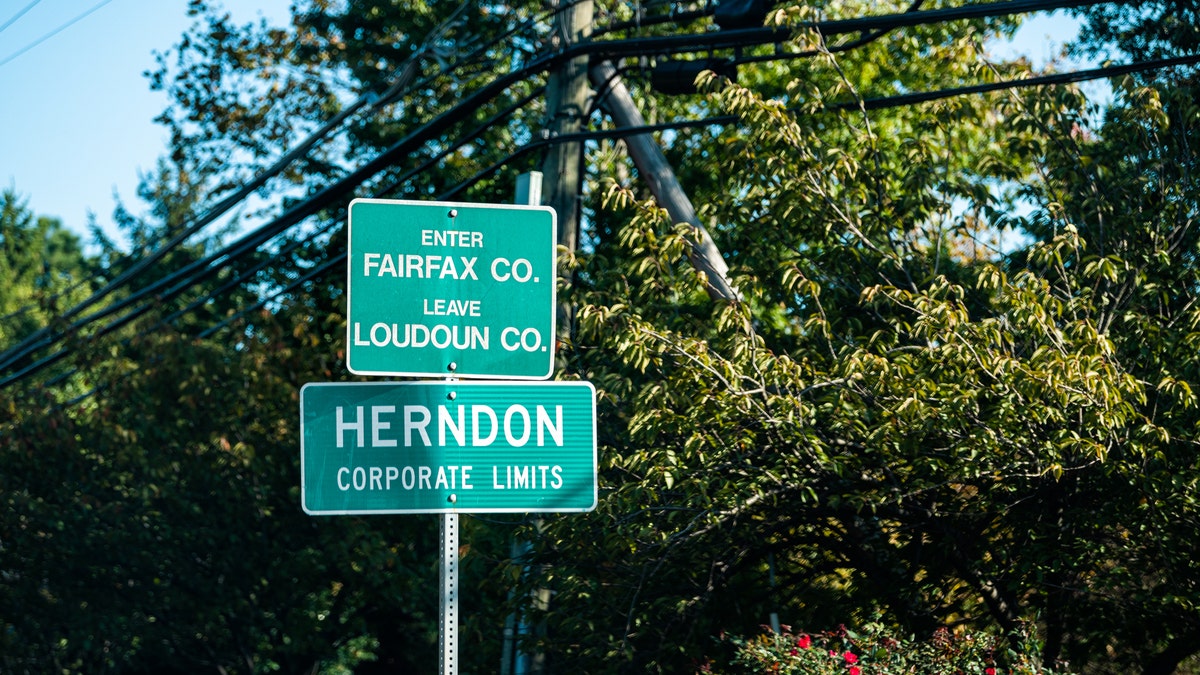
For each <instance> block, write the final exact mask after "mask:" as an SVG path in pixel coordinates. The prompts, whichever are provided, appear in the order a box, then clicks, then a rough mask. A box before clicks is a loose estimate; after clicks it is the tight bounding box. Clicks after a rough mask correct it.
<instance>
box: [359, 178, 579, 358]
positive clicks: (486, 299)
mask: <svg viewBox="0 0 1200 675" xmlns="http://www.w3.org/2000/svg"><path fill="white" fill-rule="evenodd" d="M555 219H556V217H555V212H554V210H553V209H551V208H548V207H543V206H510V205H500V204H489V205H479V204H458V203H449V202H417V201H401V200H382V199H356V200H354V201H352V202H351V203H350V215H349V221H348V225H347V230H348V233H349V244H348V246H349V250H348V267H349V269H348V277H347V302H346V304H347V311H346V323H347V354H346V362H347V366H348V368H349V370H350V372H352V373H356V374H359V375H389V376H414V377H447V376H453V377H461V378H480V379H504V380H526V379H531V380H543V379H547V378H549V377H550V374H551V373H552V371H553V368H554V336H555V330H554V324H555V277H556V269H555V236H556V224H555Z"/></svg>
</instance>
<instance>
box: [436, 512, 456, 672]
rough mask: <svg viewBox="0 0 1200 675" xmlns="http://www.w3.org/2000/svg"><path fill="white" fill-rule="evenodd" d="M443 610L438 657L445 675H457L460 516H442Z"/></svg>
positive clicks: (449, 514)
mask: <svg viewBox="0 0 1200 675" xmlns="http://www.w3.org/2000/svg"><path fill="white" fill-rule="evenodd" d="M441 541H442V564H441V580H442V591H441V603H440V604H441V608H442V617H441V623H440V624H439V626H438V628H439V630H438V646H439V647H440V650H439V651H440V654H441V656H440V657H439V658H438V665H439V667H440V668H439V671H440V672H441V674H442V675H458V514H457V513H443V514H442V525H441Z"/></svg>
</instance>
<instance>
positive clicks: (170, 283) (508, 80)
mask: <svg viewBox="0 0 1200 675" xmlns="http://www.w3.org/2000/svg"><path fill="white" fill-rule="evenodd" d="M1037 4H1038V5H1039V7H1038V8H1039V9H1046V8H1047V7H1046V4H1045V3H1037ZM1059 4H1061V5H1062V6H1068V5H1070V6H1076V5H1080V4H1095V3H1079V2H1068V3H1059ZM1028 5H1029V3H1028V2H1023V1H1015V2H1001V3H990V4H988V5H986V6H983V7H985V8H986V10H987V11H988V12H1000V10H999V9H997V8H1004V11H1008V10H1010V9H1013V8H1016V7H1023V6H1028ZM954 11H955V12H957V13H955V14H947V12H946V11H942V10H938V11H933V12H916V13H913V14H914V15H920V16H919V17H908V18H905V19H903V21H901V23H907V24H908V25H916V24H918V23H924V22H928V21H930V20H932V19H931V18H930V15H937V16H938V17H940V18H939V19H938V20H948V19H946V18H945V17H946V16H956V17H960V18H961V16H962V15H963V11H962V10H961V8H956V9H955V10H954ZM983 11H984V9H980V7H972V8H971V11H970V12H967V13H968V14H971V15H973V16H975V15H978V13H980V12H983ZM1000 13H1003V12H1000ZM904 16H905V15H889V17H872V18H870V20H869V21H868V23H870V24H871V25H873V26H874V28H871V30H880V29H882V28H883V27H885V26H886V25H887V24H886V23H885V22H883V21H882V19H884V18H890V19H891V20H893V21H895V20H896V19H897V17H904ZM918 19H919V20H918ZM863 21H866V20H846V21H841V22H831V23H827V24H820V25H821V26H823V27H824V28H823V30H824V32H827V33H831V34H832V33H836V32H839V31H842V32H851V31H854V32H858V31H861V30H863V28H862V25H863V24H862V22H863ZM731 32H745V31H731ZM751 32H755V31H751ZM756 35H758V36H759V38H761V37H762V36H763V35H767V34H766V33H763V32H761V31H758V32H756ZM770 35H772V36H773V35H774V33H770ZM684 37H688V38H694V37H695V36H684ZM756 39H758V38H756ZM614 42H618V43H621V44H624V43H626V42H628V41H614ZM590 45H591V43H585V44H583V45H579V46H578V47H580V48H583V47H587V48H588V49H586V50H583V49H574V51H576V52H581V53H586V52H588V51H591V49H592V48H591V47H590ZM685 48H686V45H685ZM608 49H613V46H612V44H611V43H610V44H602V46H601V47H597V48H595V50H596V52H597V53H605V52H604V51H603V50H608ZM572 51H573V48H571V47H569V48H567V49H565V50H562V51H560V52H558V53H554V54H549V55H544V56H542V57H539V58H538V59H535V60H534V61H533V62H532V63H529V64H527V65H526V66H525V67H523V68H521V69H518V70H516V71H513V72H512V73H509V74H508V75H506V76H502V77H500V78H497V79H496V80H494V81H492V82H490V83H489V84H488V85H485V86H484V87H481V88H480V89H479V90H476V91H475V92H473V93H472V94H470V95H468V96H467V97H465V98H464V99H462V100H461V101H460V102H459V104H458V105H456V106H454V107H452V108H451V109H449V110H447V111H445V112H443V113H442V114H441V115H439V116H438V117H436V118H434V119H433V120H431V121H429V122H427V123H426V124H425V125H423V126H421V127H419V128H418V129H416V130H415V131H413V132H412V133H411V134H410V135H409V136H407V137H405V138H403V139H401V140H400V141H398V142H397V143H396V144H394V145H392V146H391V147H389V148H388V149H387V150H385V151H383V152H382V153H380V154H379V155H378V156H376V157H375V158H373V159H372V160H369V161H368V162H366V163H365V164H364V165H362V166H361V167H359V168H358V169H357V170H355V171H353V172H352V173H351V174H349V175H347V176H345V177H344V178H343V179H341V180H339V181H337V182H335V183H334V184H332V185H330V186H327V187H326V188H323V189H321V190H320V191H319V192H317V193H316V194H314V195H313V196H311V197H310V198H309V199H307V200H305V201H303V202H301V203H299V204H296V205H294V206H293V207H292V208H291V209H289V210H288V211H287V212H285V213H284V214H282V215H281V216H279V217H278V218H276V219H275V220H273V221H271V222H270V223H268V224H266V225H264V226H262V227H260V228H258V229H257V230H255V231H254V232H252V233H251V234H249V235H247V236H246V237H243V238H242V239H240V240H239V241H238V242H236V243H235V244H234V245H231V246H228V247H226V248H224V249H222V250H221V251H218V252H216V253H214V254H212V255H210V256H208V257H206V258H204V259H201V260H198V261H194V262H193V263H191V264H189V265H188V266H186V267H185V268H183V269H181V270H179V271H177V272H175V273H173V274H171V275H168V276H166V277H164V278H163V279H160V280H158V281H156V282H155V283H153V284H151V285H149V286H147V287H146V288H143V289H140V290H139V291H137V292H135V293H134V294H132V295H131V296H130V297H129V298H126V299H125V300H123V301H121V302H119V303H114V305H111V306H109V307H107V308H105V309H104V310H101V311H98V312H95V313H93V314H91V315H89V316H88V317H85V318H84V319H81V320H80V321H78V322H75V323H74V324H72V325H71V326H70V327H69V328H68V330H66V331H63V332H61V333H59V335H58V336H52V339H47V340H45V341H40V342H38V343H36V344H26V345H25V348H23V349H22V350H21V351H20V352H19V353H15V354H14V353H13V352H11V351H10V352H9V354H6V355H5V356H11V358H9V359H8V360H7V361H5V363H4V364H3V365H5V366H7V365H11V364H13V363H15V361H16V360H18V359H20V358H24V357H25V356H28V355H30V354H32V352H33V351H34V350H36V349H38V348H40V347H44V346H49V345H52V344H54V343H55V342H58V341H59V340H61V339H63V338H64V337H65V336H66V335H68V334H71V333H73V332H77V331H79V330H81V329H83V328H85V327H86V326H87V325H88V324H90V323H93V322H95V321H99V320H101V319H105V318H107V317H109V316H111V315H113V314H115V313H117V312H120V311H123V310H125V309H126V308H129V307H132V306H133V305H135V304H136V303H138V302H142V301H143V300H146V304H144V305H142V306H141V307H135V308H133V309H132V310H131V311H130V313H129V314H126V315H125V316H123V317H120V318H117V319H114V320H113V321H112V322H111V323H109V324H108V325H107V326H105V327H103V328H101V329H100V331H98V332H97V333H96V335H106V334H108V333H110V332H112V331H113V330H116V329H117V328H120V327H122V326H124V325H126V324H128V323H129V322H131V321H133V320H134V319H136V318H137V317H139V316H141V315H143V314H145V313H146V312H147V311H149V310H150V309H151V308H152V307H154V306H157V305H158V304H160V303H161V302H164V301H167V300H171V299H173V298H175V297H178V295H180V294H181V293H183V292H184V291H185V290H186V289H187V288H190V287H191V286H194V285H195V284H198V283H200V282H202V281H204V280H205V279H207V278H208V277H210V276H212V275H213V274H215V273H216V272H217V271H219V270H220V269H222V268H223V267H225V266H228V265H229V264H231V263H232V262H233V261H234V260H237V259H239V258H240V257H242V256H244V255H247V254H248V253H249V252H251V251H254V250H257V249H258V247H259V246H261V245H263V244H265V243H266V242H267V241H269V240H270V239H272V238H273V237H274V236H276V235H278V234H280V233H282V232H283V231H285V230H286V229H288V228H290V227H291V226H293V225H295V224H296V223H298V222H300V220H302V219H304V218H306V217H308V216H309V215H312V214H313V213H316V212H317V211H319V210H321V209H323V208H326V207H327V206H329V205H331V204H333V203H335V202H336V201H337V200H338V199H341V198H343V197H344V196H346V195H348V194H352V192H353V191H354V189H355V188H357V187H359V186H361V185H362V184H363V183H365V182H366V181H367V180H368V179H369V178H370V177H371V176H373V175H375V174H376V173H378V172H379V171H381V170H382V169H384V168H386V167H388V166H390V165H392V164H393V163H394V161H395V160H397V159H399V158H400V157H402V156H407V153H409V152H411V151H412V150H414V149H416V148H417V147H419V146H420V145H423V144H424V143H427V142H428V141H429V140H431V139H432V138H434V137H436V136H437V135H438V134H440V133H441V132H442V131H443V130H445V129H448V128H450V127H451V126H453V125H454V124H457V123H458V122H461V121H463V120H464V119H466V117H467V116H469V115H470V114H472V113H473V112H474V110H476V109H477V108H478V107H480V106H482V105H483V104H484V103H486V102H487V101H490V100H491V99H493V98H495V96H497V95H499V93H500V92H502V91H504V90H505V89H507V88H509V87H510V86H512V85H513V84H515V83H516V82H518V81H520V80H522V79H525V78H527V77H529V76H531V75H533V74H536V73H538V72H541V71H542V70H544V69H545V68H548V67H549V66H550V65H551V64H554V63H556V62H557V61H558V60H560V59H563V58H568V57H569V56H568V55H569V54H570V53H571V52H572ZM1055 77H1062V76H1061V75H1059V76H1055ZM1032 82H1033V80H1028V81H1023V83H1024V84H1025V86H1028V84H1029V83H1032ZM979 87H983V89H979V88H978V87H971V88H961V89H960V90H955V91H956V92H958V93H947V92H941V93H939V92H933V93H929V94H913V95H907V96H906V97H905V98H912V97H920V96H927V97H945V96H951V95H960V93H969V91H968V90H978V91H983V90H990V88H1000V85H979ZM926 100H929V99H926ZM912 102H917V99H916V98H913V101H912ZM871 106H872V108H873V109H874V108H875V107H886V106H885V105H884V104H882V103H872V104H871ZM732 121H735V120H734V118H708V119H705V120H695V121H685V122H680V123H675V124H673V125H659V126H657V127H656V128H647V129H636V130H625V129H623V130H619V133H613V134H611V135H613V136H617V135H628V134H632V133H646V132H648V131H653V130H655V129H666V128H669V127H672V126H673V127H674V128H683V127H686V126H696V125H705V124H725V123H729V122H732ZM490 124H491V122H489V123H488V124H487V125H484V127H483V128H486V127H487V126H489V125H490ZM476 131H479V129H477V130H476ZM603 135H605V134H604V133H603V132H588V133H587V137H588V138H593V139H594V138H600V137H602V136H603ZM565 140H569V138H568V137H565V136H564V137H560V138H558V139H553V141H554V142H564V141H565ZM549 142H550V141H549V140H546V141H535V142H534V143H532V144H527V146H525V148H523V149H522V150H521V151H520V152H521V153H524V152H528V151H530V149H531V148H533V147H539V146H544V145H545V144H547V143H549ZM516 154H517V153H514V155H512V156H510V158H508V159H506V160H505V161H511V159H512V158H513V157H515V156H516ZM503 164H504V162H500V163H497V164H496V165H493V167H489V169H487V170H485V171H482V172H480V173H479V174H477V176H476V177H474V178H472V179H470V180H468V181H467V182H466V183H464V184H460V186H458V187H456V188H455V189H453V190H452V191H451V193H456V192H457V191H459V190H461V189H465V188H466V187H469V185H471V184H474V182H477V181H478V180H481V179H482V177H483V176H485V175H487V173H488V172H489V171H492V170H495V168H498V167H499V166H502V165H503ZM67 351H68V350H61V351H60V352H58V353H56V354H55V355H52V356H51V357H47V358H45V359H42V360H40V361H38V362H36V363H34V364H31V365H30V366H28V367H26V368H24V369H22V370H21V371H20V372H18V373H14V374H12V375H10V376H9V377H7V378H5V379H3V380H0V388H2V387H3V386H7V385H8V384H11V383H12V382H15V381H17V380H20V379H23V378H24V377H26V376H28V375H31V374H32V373H34V372H36V371H38V370H41V369H42V368H44V367H45V366H47V365H49V364H50V363H53V362H54V361H56V360H58V359H59V358H61V357H62V356H63V355H65V353H66V352H67Z"/></svg>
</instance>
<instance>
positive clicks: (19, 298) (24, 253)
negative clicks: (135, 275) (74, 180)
mask: <svg viewBox="0 0 1200 675" xmlns="http://www.w3.org/2000/svg"><path fill="white" fill-rule="evenodd" d="M26 203H27V202H26V201H24V200H23V199H22V197H21V195H20V194H18V193H17V192H16V191H15V190H14V189H12V188H9V189H7V190H5V191H4V192H3V193H0V247H2V248H0V252H2V253H3V255H0V278H3V279H4V280H5V284H4V286H3V287H0V316H2V317H3V319H0V343H3V344H10V343H13V342H16V341H18V340H20V339H21V338H23V337H25V336H27V335H29V334H30V333H32V332H33V331H34V330H36V328H37V327H38V326H41V325H45V323H47V322H48V321H49V320H50V318H51V317H53V316H54V315H55V314H56V313H57V311H58V310H59V308H61V307H65V306H68V305H70V304H71V303H73V302H76V301H78V299H79V298H80V297H82V296H83V295H84V294H85V293H86V292H87V290H88V287H89V284H90V283H91V279H90V277H91V275H92V274H94V272H95V269H94V265H93V263H92V261H91V260H89V259H88V258H87V256H86V255H85V254H84V252H83V245H82V243H81V242H80V240H79V237H77V236H76V235H74V234H73V233H71V232H70V231H68V230H66V229H64V228H63V226H62V223H61V222H59V221H58V220H55V219H52V218H45V217H35V216H34V214H33V213H31V212H30V211H29V209H28V207H27V206H26Z"/></svg>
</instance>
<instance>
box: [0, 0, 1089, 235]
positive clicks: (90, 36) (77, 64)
mask: <svg viewBox="0 0 1200 675" xmlns="http://www.w3.org/2000/svg"><path fill="white" fill-rule="evenodd" d="M289 5H290V0H227V2H226V3H225V6H226V8H227V9H228V10H229V12H230V13H231V14H232V16H233V19H234V21H235V22H237V23H246V22H250V21H256V20H257V19H258V18H259V17H260V16H262V17H266V18H267V19H268V20H269V21H272V22H273V23H277V24H282V23H285V22H286V19H287V16H288V7H289ZM186 11H187V0H0V26H5V27H4V28H3V29H2V30H0V188H9V187H13V188H16V190H17V192H18V193H19V194H21V195H22V196H23V197H24V198H25V199H26V200H27V203H28V206H29V208H30V209H31V210H32V211H33V212H34V213H35V214H37V215H45V216H54V217H57V218H59V219H60V220H62V221H63V223H64V224H65V225H66V226H67V227H68V228H70V229H72V230H74V231H76V232H79V233H81V234H84V233H85V231H86V225H87V218H88V213H93V214H95V217H96V220H97V221H98V222H99V223H100V224H101V226H102V227H104V228H105V229H106V231H111V229H112V222H113V218H112V212H113V209H114V207H115V205H116V200H115V197H114V194H119V195H120V197H121V199H122V200H123V201H124V203H125V205H126V206H127V207H128V208H130V209H131V210H132V211H134V212H135V213H140V212H142V211H144V205H143V204H141V203H140V202H139V201H138V199H137V195H136V192H135V191H136V187H137V183H138V176H139V173H140V172H146V171H149V170H150V169H152V168H153V166H154V163H155V161H156V159H157V158H158V156H159V155H160V154H161V153H162V150H163V148H164V147H165V143H166V134H165V132H164V130H163V129H162V128H161V127H159V126H158V125H156V124H154V122H153V118H154V117H155V116H156V115H157V114H158V113H159V112H161V111H162V109H163V107H164V106H165V105H166V102H167V101H166V98H165V96H163V95H162V94H161V93H155V92H151V91H150V90H149V85H148V82H147V80H146V78H145V77H144V75H143V73H144V72H145V71H147V70H150V69H152V68H153V67H154V65H155V62H154V52H155V51H165V50H167V49H169V48H170V47H171V46H172V45H173V44H174V43H175V42H176V41H177V40H178V38H179V36H180V35H181V34H182V32H183V31H184V29H185V28H186V27H187V26H188V25H189V23H190V19H189V18H188V17H187V15H186ZM22 12H23V13H22ZM18 15H20V16H19V18H16V19H15V20H13V18H14V17H17V16H18ZM10 21H11V23H10ZM6 24H7V25H6ZM1074 32H1075V28H1074V24H1073V23H1072V22H1071V21H1070V19H1068V18H1065V17H1064V16H1063V15H1061V14H1056V15H1051V16H1045V15H1041V16H1039V17H1036V18H1034V19H1033V20H1031V21H1030V22H1029V23H1028V24H1027V26H1026V27H1025V28H1024V29H1023V30H1022V34H1021V36H1020V38H1019V40H1018V41H1017V43H1016V44H1015V45H1014V46H1013V50H1015V51H1016V52H1020V53H1024V54H1027V55H1028V56H1030V57H1031V58H1032V59H1033V60H1034V62H1035V63H1043V62H1045V61H1046V60H1048V59H1051V58H1053V57H1054V56H1056V54H1057V52H1058V48H1059V47H1061V45H1062V43H1063V42H1065V41H1066V40H1067V39H1069V38H1070V37H1071V36H1072V35H1074ZM1006 53H1007V50H1006ZM85 237H86V235H85Z"/></svg>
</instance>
